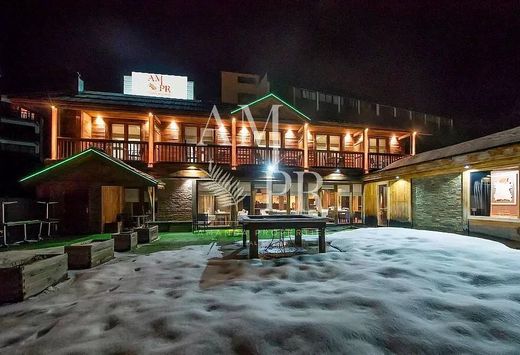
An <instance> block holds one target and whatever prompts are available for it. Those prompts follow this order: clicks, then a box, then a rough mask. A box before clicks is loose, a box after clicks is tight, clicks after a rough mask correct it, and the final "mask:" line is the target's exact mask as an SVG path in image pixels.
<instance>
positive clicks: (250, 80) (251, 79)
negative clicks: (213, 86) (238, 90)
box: [237, 76, 256, 84]
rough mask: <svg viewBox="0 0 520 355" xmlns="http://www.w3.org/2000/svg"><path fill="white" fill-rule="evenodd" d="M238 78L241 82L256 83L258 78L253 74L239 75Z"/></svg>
mask: <svg viewBox="0 0 520 355" xmlns="http://www.w3.org/2000/svg"><path fill="white" fill-rule="evenodd" d="M237 80H238V82H239V83H241V84H256V78H255V77H252V76H239V77H238V78H237Z"/></svg>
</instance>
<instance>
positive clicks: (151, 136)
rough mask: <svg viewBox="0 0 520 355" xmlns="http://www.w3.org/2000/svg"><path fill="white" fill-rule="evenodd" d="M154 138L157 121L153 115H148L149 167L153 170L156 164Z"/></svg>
mask: <svg viewBox="0 0 520 355" xmlns="http://www.w3.org/2000/svg"><path fill="white" fill-rule="evenodd" d="M154 138H155V121H154V117H153V114H152V113H151V112H150V113H149V114H148V167H149V168H152V167H153V164H154Z"/></svg>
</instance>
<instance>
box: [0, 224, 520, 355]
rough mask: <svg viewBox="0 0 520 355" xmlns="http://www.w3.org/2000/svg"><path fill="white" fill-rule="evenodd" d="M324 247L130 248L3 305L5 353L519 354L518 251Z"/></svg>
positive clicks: (369, 239)
mask: <svg viewBox="0 0 520 355" xmlns="http://www.w3.org/2000/svg"><path fill="white" fill-rule="evenodd" d="M166 239H167V238H166V237H163V238H161V240H166ZM172 239H175V240H176V243H182V242H183V239H182V238H181V236H177V238H172ZM327 241H328V242H329V243H330V244H331V246H333V247H334V249H335V250H336V252H329V253H326V254H317V255H302V256H297V257H290V258H282V259H273V260H262V259H260V260H258V259H257V260H226V259H223V258H222V252H221V251H220V250H219V248H218V247H214V246H213V243H211V242H210V243H208V244H206V245H190V246H186V247H182V248H181V249H176V250H168V251H159V252H154V253H151V254H148V253H145V254H148V255H138V254H136V253H133V254H120V255H119V257H118V258H116V259H114V260H112V261H110V262H109V263H107V264H104V265H100V266H98V267H95V268H93V269H90V270H84V271H77V272H70V279H69V280H68V281H65V282H63V283H61V284H59V285H57V286H55V287H52V288H51V289H49V290H47V291H46V292H44V293H42V294H40V295H38V296H35V297H33V298H31V299H29V300H27V301H25V302H22V303H18V304H12V305H4V306H1V307H0V327H1V329H2V332H0V352H5V353H35V354H39V353H41V354H43V353H51V352H52V353H54V354H65V353H67V354H68V353H82V354H99V353H132V354H145V353H190V354H204V353H232V352H235V353H260V354H270V353H301V352H302V351H303V352H307V353H353V354H367V353H370V354H383V353H476V354H478V353H481V354H484V353H511V354H512V353H516V352H517V351H518V346H519V344H520V321H519V320H520V292H519V291H518V290H519V289H520V271H518V270H520V251H518V250H514V249H510V248H508V247H506V246H504V245H503V244H501V243H497V242H493V241H489V240H484V239H480V238H468V237H465V236H460V235H456V234H450V233H440V232H430V231H419V230H410V229H400V228H377V229H372V228H364V229H357V230H351V231H340V232H338V233H329V234H328V235H327Z"/></svg>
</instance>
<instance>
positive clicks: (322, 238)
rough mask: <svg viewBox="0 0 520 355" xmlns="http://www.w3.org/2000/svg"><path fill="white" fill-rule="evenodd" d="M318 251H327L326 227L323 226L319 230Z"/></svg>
mask: <svg viewBox="0 0 520 355" xmlns="http://www.w3.org/2000/svg"><path fill="white" fill-rule="evenodd" d="M318 246H319V247H318V249H319V250H318V251H319V252H320V253H325V252H326V247H325V227H323V228H320V230H319V237H318Z"/></svg>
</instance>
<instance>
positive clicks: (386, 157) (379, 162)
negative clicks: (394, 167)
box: [368, 153, 405, 169]
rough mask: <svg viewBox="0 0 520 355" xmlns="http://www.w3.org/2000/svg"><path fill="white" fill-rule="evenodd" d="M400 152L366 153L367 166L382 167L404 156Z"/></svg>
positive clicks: (372, 167) (370, 167)
mask: <svg viewBox="0 0 520 355" xmlns="http://www.w3.org/2000/svg"><path fill="white" fill-rule="evenodd" d="M404 157H405V155H402V154H387V153H369V154H368V168H369V169H383V168H385V167H387V166H388V165H390V164H392V163H393V162H395V161H398V160H399V159H402V158H404Z"/></svg>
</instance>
